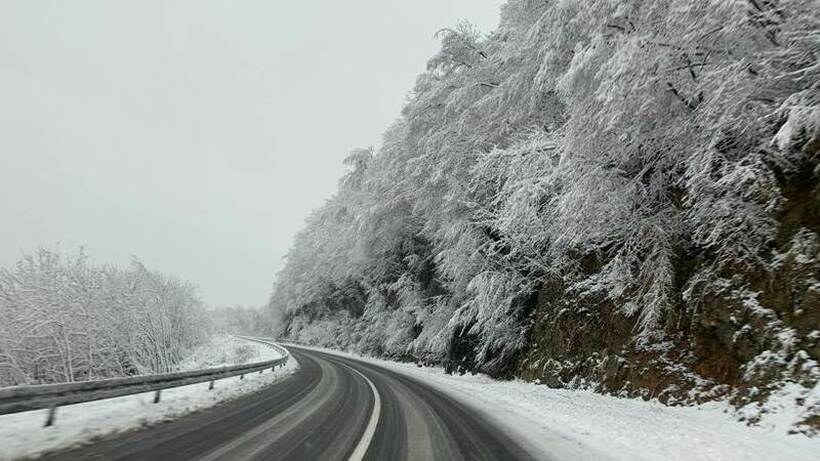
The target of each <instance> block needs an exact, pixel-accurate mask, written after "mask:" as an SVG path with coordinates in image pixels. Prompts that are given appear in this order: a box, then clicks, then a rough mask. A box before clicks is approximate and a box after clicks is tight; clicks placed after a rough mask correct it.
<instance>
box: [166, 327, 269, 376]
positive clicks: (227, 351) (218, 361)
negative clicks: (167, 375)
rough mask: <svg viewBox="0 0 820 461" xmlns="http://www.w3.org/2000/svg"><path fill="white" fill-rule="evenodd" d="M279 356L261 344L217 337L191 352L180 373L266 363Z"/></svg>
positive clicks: (227, 337)
mask: <svg viewBox="0 0 820 461" xmlns="http://www.w3.org/2000/svg"><path fill="white" fill-rule="evenodd" d="M279 355H280V354H279V353H278V352H276V351H275V350H273V349H271V348H270V347H267V346H263V345H261V344H259V343H254V342H251V341H245V340H242V339H237V338H235V337H233V336H229V335H216V336H213V337H212V338H211V340H210V341H209V342H207V343H205V344H203V345H202V346H200V347H198V348H196V349H195V350H194V351H193V352H191V354H190V355H189V356H188V357H187V358H186V359H185V360H183V361H182V363H180V364H179V367H178V371H192V370H201V369H203V368H214V367H219V366H223V365H240V364H243V363H251V362H264V361H265V360H273V359H275V358H277V357H279Z"/></svg>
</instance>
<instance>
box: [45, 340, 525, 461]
mask: <svg viewBox="0 0 820 461" xmlns="http://www.w3.org/2000/svg"><path fill="white" fill-rule="evenodd" d="M288 349H289V350H290V351H291V354H292V355H293V357H294V358H296V360H298V361H299V364H300V367H299V369H298V370H297V371H296V372H295V373H294V374H293V375H292V376H291V377H289V378H287V379H284V380H282V381H279V382H277V383H275V384H273V385H271V386H268V387H267V388H265V389H264V390H261V391H259V392H256V393H253V394H251V395H247V396H244V397H240V398H238V399H235V400H231V401H229V402H226V403H224V404H221V405H217V406H215V407H213V408H210V409H207V410H202V411H199V412H196V413H193V414H190V415H188V416H184V417H182V418H179V419H176V420H174V421H170V422H166V423H161V424H159V425H156V426H152V427H149V428H146V429H142V430H138V431H133V432H128V433H125V434H120V435H116V436H112V437H109V438H105V439H102V440H99V441H97V442H95V443H93V444H91V445H86V446H83V447H80V448H77V449H73V450H69V451H62V452H57V453H52V454H49V455H47V456H45V457H44V458H42V459H54V460H75V459H76V460H80V459H82V460H88V459H93V460H147V459H162V460H189V459H197V460H209V461H210V460H279V459H282V460H290V459H293V460H311V461H313V460H337V459H338V460H351V459H352V460H358V459H365V460H433V459H442V460H496V459H497V460H517V459H521V460H525V459H532V457H531V456H530V455H529V454H528V453H527V452H526V451H525V450H524V449H522V448H521V447H519V446H518V445H517V444H516V442H515V441H513V440H512V439H511V438H510V437H508V436H507V435H506V434H505V433H504V432H503V431H501V430H499V429H498V428H496V427H494V426H493V425H492V424H491V423H490V422H487V421H486V420H485V419H484V418H482V416H481V415H480V413H478V412H477V411H475V410H474V409H472V408H470V407H467V406H465V405H463V404H461V403H460V402H458V401H455V400H453V399H451V398H450V397H448V396H446V395H445V394H443V393H441V392H440V391H438V390H436V389H435V388H433V387H430V386H428V385H426V384H424V383H422V382H420V381H418V380H416V379H413V378H410V377H408V376H405V375H403V374H400V373H397V372H394V371H391V370H388V369H385V368H383V367H380V366H378V365H374V364H371V363H367V362H362V361H358V360H354V359H350V358H346V357H341V356H337V355H332V354H327V353H323V352H319V351H315V350H310V349H302V348H297V347H288Z"/></svg>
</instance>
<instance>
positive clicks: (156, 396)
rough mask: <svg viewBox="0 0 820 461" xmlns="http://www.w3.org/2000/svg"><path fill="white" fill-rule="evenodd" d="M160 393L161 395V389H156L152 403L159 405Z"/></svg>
mask: <svg viewBox="0 0 820 461" xmlns="http://www.w3.org/2000/svg"><path fill="white" fill-rule="evenodd" d="M161 393H162V389H157V391H156V392H154V403H159V395H160V394H161Z"/></svg>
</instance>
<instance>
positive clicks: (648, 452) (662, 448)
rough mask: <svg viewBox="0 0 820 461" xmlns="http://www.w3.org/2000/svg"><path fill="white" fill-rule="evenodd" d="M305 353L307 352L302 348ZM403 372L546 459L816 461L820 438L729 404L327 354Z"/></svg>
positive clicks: (351, 355)
mask: <svg viewBox="0 0 820 461" xmlns="http://www.w3.org/2000/svg"><path fill="white" fill-rule="evenodd" d="M300 347H301V346H300ZM321 350H322V351H325V352H331V353H336V354H341V355H346V356H350V357H355V358H358V359H360V360H365V361H368V362H371V363H374V364H377V365H381V366H383V367H385V368H388V369H391V370H395V371H398V372H401V373H404V374H406V375H409V376H412V377H414V378H417V379H419V380H422V381H424V382H425V383H428V384H430V385H433V386H435V387H436V388H438V389H440V390H442V391H444V392H446V393H447V394H449V395H451V396H452V397H454V398H456V399H458V400H461V401H462V402H465V403H467V404H471V405H473V406H475V407H477V408H479V409H480V410H481V411H482V412H484V413H485V414H486V415H487V416H488V417H489V418H490V419H493V420H495V421H496V422H497V423H498V424H500V425H501V427H503V428H505V429H507V430H508V432H509V433H510V435H511V436H513V437H515V438H516V439H518V440H520V441H521V442H522V443H524V444H525V446H528V447H529V448H530V449H532V450H533V451H534V452H535V453H537V454H538V455H539V457H542V458H544V459H553V458H555V459H615V460H648V461H649V460H651V461H655V460H659V459H664V460H693V459H698V460H744V461H748V460H773V459H777V460H782V461H786V460H816V459H818V453H820V438H815V439H812V438H809V437H806V436H805V435H802V434H795V435H789V434H787V433H786V432H785V429H784V427H788V424H786V425H775V424H767V425H764V426H762V427H758V426H747V425H745V424H743V423H741V422H738V421H737V420H736V416H735V415H734V410H733V409H731V408H730V407H729V406H728V405H727V404H722V403H714V402H713V403H708V404H705V405H701V406H696V407H668V406H665V405H663V404H661V403H660V402H657V401H649V402H646V401H643V400H637V399H624V398H617V397H612V396H606V395H600V394H595V393H593V392H589V391H580V390H566V389H550V388H547V387H546V386H541V385H536V384H533V383H527V382H524V381H520V380H516V381H496V380H494V379H492V378H489V377H487V376H485V375H475V376H472V375H465V376H457V375H456V376H454V375H447V374H445V373H444V371H443V369H441V368H439V367H424V368H421V367H417V366H416V365H413V364H407V363H396V362H389V361H385V360H378V359H372V358H364V357H360V356H357V355H354V354H347V353H340V352H336V351H327V350H324V349H321Z"/></svg>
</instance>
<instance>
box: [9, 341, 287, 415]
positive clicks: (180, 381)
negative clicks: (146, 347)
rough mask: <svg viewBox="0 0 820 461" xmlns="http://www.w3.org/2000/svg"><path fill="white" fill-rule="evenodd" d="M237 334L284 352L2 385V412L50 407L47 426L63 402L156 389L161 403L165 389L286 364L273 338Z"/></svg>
mask: <svg viewBox="0 0 820 461" xmlns="http://www.w3.org/2000/svg"><path fill="white" fill-rule="evenodd" d="M236 337H237V338H240V339H245V340H248V341H254V342H258V343H261V344H265V345H267V346H269V347H271V348H273V349H275V350H277V351H278V352H279V353H281V354H282V357H280V358H278V359H274V360H267V361H265V362H256V363H248V364H243V365H230V366H223V367H216V368H208V369H204V370H194V371H182V372H177V373H163V374H158V375H141V376H129V377H125V378H111V379H101V380H96V381H80V382H74V383H60V384H40V385H33V386H15V387H7V388H0V415H5V414H11V413H20V412H23V411H31V410H41V409H45V408H48V409H49V412H48V416H47V419H46V423H45V426H46V427H48V426H51V425H52V424H54V420H55V417H56V412H57V408H58V407H60V406H63V405H71V404H75V403H83V402H91V401H94V400H103V399H110V398H114V397H122V396H125V395H133V394H142V393H145V392H154V403H159V401H160V394H161V392H162V390H163V389H170V388H173V387H179V386H186V385H189V384H197V383H204V382H206V381H208V382H210V384H209V385H208V390H211V389H213V388H214V382H215V381H216V380H219V379H224V378H230V377H232V376H239V377H240V379H242V378H244V377H245V375H246V374H250V373H253V372H257V371H258V372H259V373H262V372H263V371H265V370H266V369H268V368H270V369H271V370H275V369H276V367H281V366H284V365H285V362H287V360H288V357H289V354H288V351H287V349H285V348H283V347H280V346H277V345H276V344H274V343H273V342H271V341H268V340H264V339H260V338H252V337H245V336H236Z"/></svg>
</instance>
